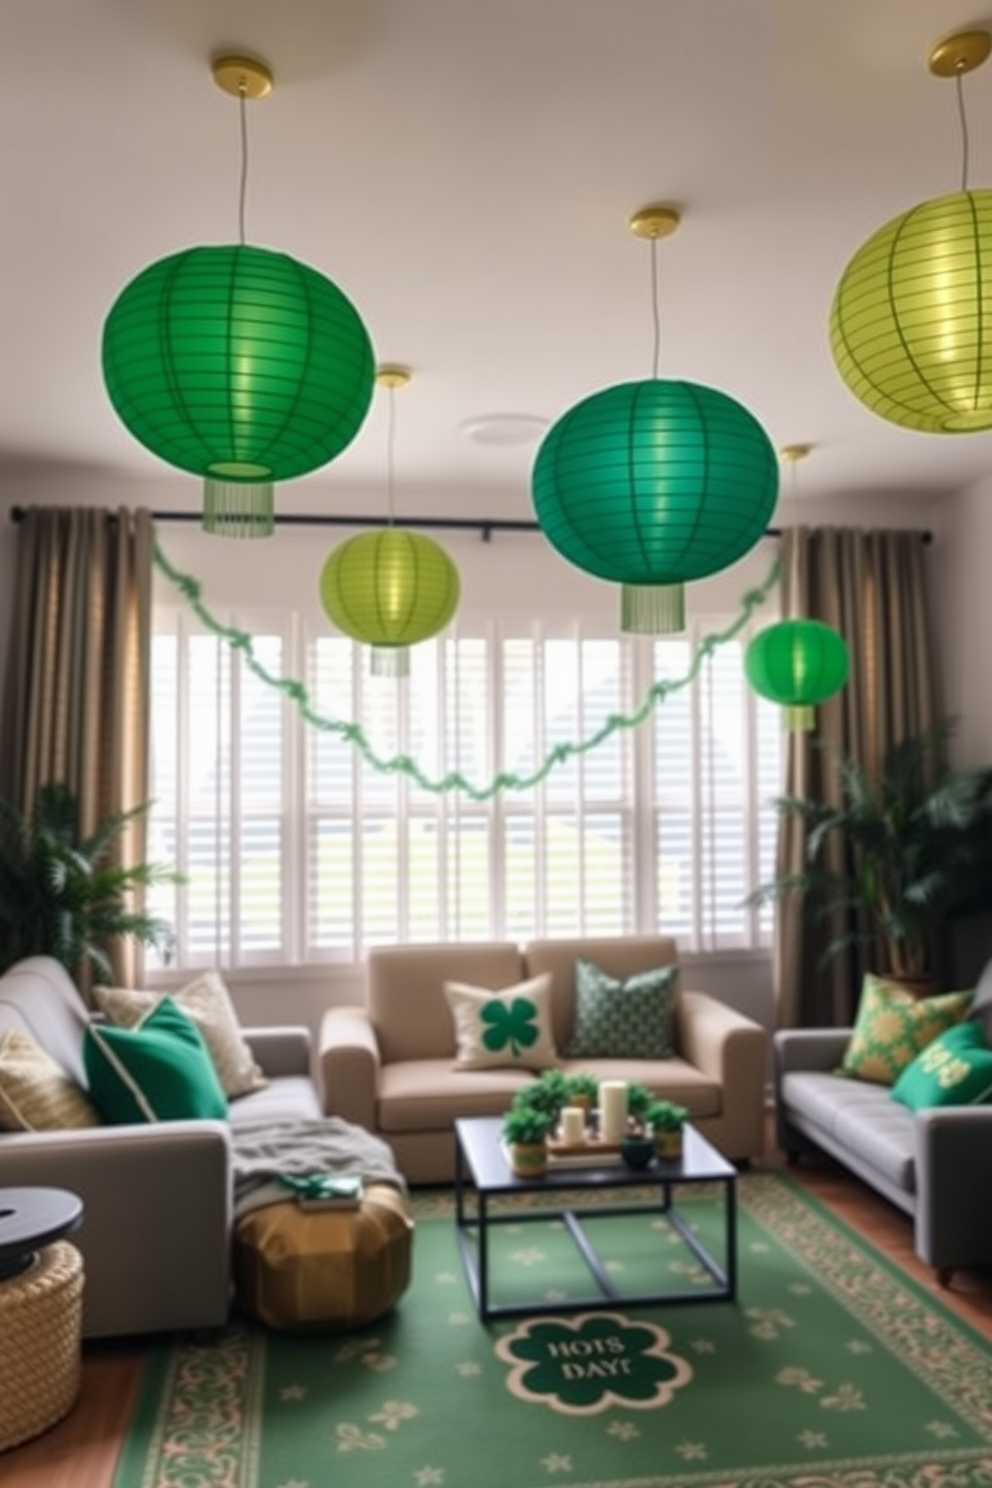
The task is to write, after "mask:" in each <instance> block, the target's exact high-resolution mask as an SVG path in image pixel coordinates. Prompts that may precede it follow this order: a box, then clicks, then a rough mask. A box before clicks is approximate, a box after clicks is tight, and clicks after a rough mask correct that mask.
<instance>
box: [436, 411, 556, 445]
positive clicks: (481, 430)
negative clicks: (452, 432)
mask: <svg viewBox="0 0 992 1488" xmlns="http://www.w3.org/2000/svg"><path fill="white" fill-rule="evenodd" d="M547 427H548V421H547V419H546V418H539V417H538V415H537V414H533V413H483V414H480V415H479V416H478V417H477V418H468V419H464V420H463V422H462V423H460V424H459V425H458V428H459V430H460V432H461V433H462V434H464V436H465V438H466V439H469V440H471V442H472V443H473V444H484V445H486V446H487V447H489V448H492V449H510V448H511V447H514V446H516V445H521V444H533V442H534V440H535V439H540V437H541V435H542V434H543V433H544V431H545V429H546V428H547Z"/></svg>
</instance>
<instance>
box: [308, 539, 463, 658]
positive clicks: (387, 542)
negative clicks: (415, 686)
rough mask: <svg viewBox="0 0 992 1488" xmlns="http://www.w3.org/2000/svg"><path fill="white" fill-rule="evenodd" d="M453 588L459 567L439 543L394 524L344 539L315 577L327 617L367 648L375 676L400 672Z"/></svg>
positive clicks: (446, 609) (436, 622)
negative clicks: (318, 580) (370, 650)
mask: <svg viewBox="0 0 992 1488" xmlns="http://www.w3.org/2000/svg"><path fill="white" fill-rule="evenodd" d="M460 590H461V584H460V581H459V578H458V570H457V568H456V567H455V565H454V563H453V562H452V560H451V559H450V558H449V556H448V554H447V553H446V552H445V550H444V549H443V548H442V547H441V545H440V544H439V543H436V542H434V540H433V539H432V538H430V537H425V536H424V535H423V534H422V533H420V532H409V531H407V530H406V529H404V528H397V527H386V528H383V529H382V530H381V531H378V532H362V533H359V535H358V536H357V537H352V538H349V539H348V540H347V542H343V543H341V544H340V546H339V547H337V548H335V549H334V550H333V551H332V552H331V553H330V555H329V556H328V558H327V560H326V562H325V563H324V567H323V569H322V571H321V575H320V599H321V603H322V604H323V606H324V609H325V611H326V612H327V615H328V618H329V619H330V620H331V621H332V622H333V624H334V625H336V626H337V628H338V629H339V630H341V631H343V632H344V634H345V635H348V636H351V637H352V639H353V640H356V641H361V642H362V643H364V644H365V645H368V646H371V647H372V671H373V673H375V674H377V675H380V676H405V675H406V674H407V672H408V670H409V655H408V651H407V647H409V646H413V645H416V643H417V642H418V641H426V640H429V639H430V637H431V636H434V635H437V633H438V632H439V631H441V630H443V629H444V627H445V626H446V625H447V623H448V621H449V620H450V619H451V617H452V615H454V613H455V610H456V609H457V608H458V598H459V594H460Z"/></svg>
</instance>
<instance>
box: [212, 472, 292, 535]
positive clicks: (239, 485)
mask: <svg viewBox="0 0 992 1488" xmlns="http://www.w3.org/2000/svg"><path fill="white" fill-rule="evenodd" d="M274 507H275V502H274V499H273V493H272V482H271V481H219V480H209V479H208V480H205V481H204V482H203V530H204V532H209V533H211V534H212V535H213V536H214V537H271V536H272V534H273V532H275V530H276V523H275V514H274Z"/></svg>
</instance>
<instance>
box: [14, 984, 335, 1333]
mask: <svg viewBox="0 0 992 1488" xmlns="http://www.w3.org/2000/svg"><path fill="white" fill-rule="evenodd" d="M88 1016H89V1014H88V1011H87V1008H86V1006H85V1004H84V1003H83V1001H82V999H81V997H80V996H79V993H78V992H77V990H76V988H75V986H74V985H73V983H72V981H71V980H70V978H69V977H68V976H67V974H66V972H65V971H64V970H63V968H62V967H61V966H60V965H59V963H58V962H57V961H54V960H51V959H49V958H48V957H44V956H35V957H31V958H29V959H28V960H26V961H21V962H19V963H18V965H16V966H14V967H12V968H11V969H10V970H9V971H7V972H6V973H5V974H4V975H3V976H2V977H0V1035H2V1034H3V1033H4V1032H6V1030H7V1029H9V1028H17V1029H19V1030H20V1031H21V1032H22V1033H25V1034H27V1035H29V1036H30V1037H31V1038H32V1039H33V1040H34V1041H35V1043H37V1044H39V1045H40V1046H41V1047H42V1048H44V1049H45V1050H46V1051H47V1052H48V1053H49V1054H50V1055H51V1056H52V1058H53V1059H55V1061H56V1062H57V1063H58V1064H59V1065H61V1067H62V1069H63V1070H64V1071H65V1072H66V1073H67V1074H69V1075H70V1076H71V1077H72V1078H73V1079H74V1080H75V1081H76V1082H77V1083H78V1084H80V1085H82V1086H84V1087H85V1084H86V1079H85V1075H84V1071H83V1063H82V1039H83V1029H84V1026H85V1024H86V1021H87V1018H88ZM243 1033H244V1035H245V1038H246V1039H247V1041H248V1042H249V1044H250V1046H251V1049H252V1053H253V1055H254V1057H255V1059H256V1060H257V1062H258V1063H259V1065H260V1066H261V1068H262V1070H263V1072H264V1074H265V1075H266V1076H267V1077H268V1080H269V1083H268V1085H267V1086H266V1088H265V1089H263V1090H259V1091H254V1092H252V1093H250V1094H248V1095H243V1096H240V1097H238V1098H237V1099H236V1100H233V1101H232V1102H231V1104H230V1111H229V1116H228V1119H227V1121H167V1122H162V1123H159V1124H156V1125H140V1126H139V1125H134V1126H99V1127H90V1128H87V1129H85V1130H71V1131H52V1132H10V1131H0V1188H3V1187H30V1186H31V1185H33V1184H39V1185H44V1186H50V1187H55V1188H66V1189H70V1190H72V1191H73V1192H74V1193H77V1194H79V1196H80V1197H81V1198H82V1200H83V1203H84V1206H85V1212H84V1220H83V1225H82V1227H81V1229H80V1230H79V1231H78V1232H77V1233H76V1235H75V1236H74V1237H73V1243H74V1244H76V1245H78V1247H79V1249H80V1251H81V1252H82V1255H83V1261H84V1266H85V1276H86V1280H85V1287H84V1294H83V1333H84V1336H86V1337H90V1338H95V1337H100V1336H104V1335H107V1336H118V1335H124V1334H132V1333H154V1332H158V1331H164V1330H169V1331H171V1330H174V1329H181V1328H205V1327H213V1326H218V1325H220V1324H222V1323H223V1322H224V1321H225V1320H226V1318H227V1315H228V1310H229V1306H230V1300H231V1224H232V1197H233V1194H232V1189H233V1182H232V1169H231V1130H232V1128H236V1127H237V1126H239V1125H246V1124H249V1123H257V1122H276V1121H295V1120H313V1119H315V1118H320V1117H321V1109H320V1101H319V1098H318V1094H317V1089H316V1086H315V1084H314V1083H313V1080H312V1079H311V1074H310V1035H309V1032H308V1030H307V1029H305V1028H296V1027H283V1028H264V1029H244V1030H243Z"/></svg>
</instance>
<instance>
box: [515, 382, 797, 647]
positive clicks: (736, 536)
mask: <svg viewBox="0 0 992 1488" xmlns="http://www.w3.org/2000/svg"><path fill="white" fill-rule="evenodd" d="M778 481H779V469H778V460H777V457H776V454H775V450H774V448H773V447H772V444H771V441H770V440H769V438H768V436H767V434H766V433H765V432H764V430H763V429H762V427H761V425H760V424H759V423H758V421H757V419H755V418H754V417H753V415H752V414H750V413H749V412H748V410H747V409H746V408H744V407H742V405H741V404H740V403H737V402H735V401H734V399H733V398H730V397H728V396H727V394H726V393H721V392H718V391H717V390H716V389H714V388H709V387H702V386H700V385H699V384H698V383H692V382H670V381H667V380H661V379H657V378H653V379H651V380H649V381H646V382H628V383H622V384H620V385H618V386H616V387H609V388H606V389H604V390H603V391H602V392H598V393H594V394H593V395H592V396H591V397H588V398H586V399H584V400H583V401H582V402H581V403H577V404H576V405H575V407H573V408H571V409H569V410H568V412H567V413H565V414H563V415H562V417H561V418H560V419H559V420H558V421H557V423H555V424H554V425H553V426H552V427H551V429H550V430H549V431H548V433H547V435H546V436H545V438H544V440H543V442H542V444H541V447H540V449H539V450H538V453H537V459H536V461H535V464H534V471H533V477H532V497H533V502H534V508H535V511H536V514H537V520H538V524H539V525H540V527H541V528H542V530H543V531H544V534H545V536H546V537H547V539H548V541H549V542H550V543H551V545H552V546H553V547H554V548H556V549H557V550H558V552H559V553H561V555H562V557H564V558H566V559H567V560H568V561H569V563H573V564H574V565H575V566H576V568H580V569H583V570H584V571H585V572H586V573H591V574H594V575H595V576H596V577H597V578H601V579H609V580H612V581H613V582H614V583H618V584H621V585H622V586H623V591H622V614H621V628H622V629H623V630H625V631H643V632H646V633H659V632H661V631H670V630H678V629H681V628H682V626H683V624H684V619H683V613H684V597H683V585H684V584H685V583H686V582H688V581H689V580H690V579H701V578H704V577H705V576H706V575H708V574H712V573H717V572H719V571H720V569H723V568H727V567H729V565H730V564H732V563H734V562H736V560H737V559H738V558H740V557H742V556H743V555H744V554H745V553H746V552H748V550H749V549H750V548H752V547H753V546H754V544H755V543H756V542H757V541H758V539H759V538H760V537H761V536H762V535H763V533H764V531H765V528H766V526H767V524H768V520H769V518H770V517H771V515H772V512H773V511H774V508H775V502H776V499H777V496H778Z"/></svg>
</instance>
